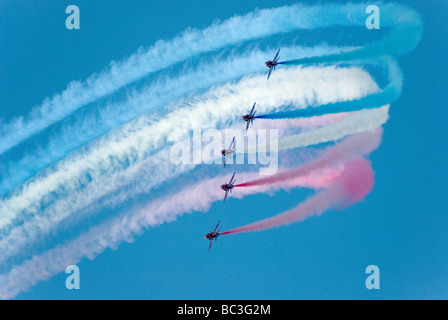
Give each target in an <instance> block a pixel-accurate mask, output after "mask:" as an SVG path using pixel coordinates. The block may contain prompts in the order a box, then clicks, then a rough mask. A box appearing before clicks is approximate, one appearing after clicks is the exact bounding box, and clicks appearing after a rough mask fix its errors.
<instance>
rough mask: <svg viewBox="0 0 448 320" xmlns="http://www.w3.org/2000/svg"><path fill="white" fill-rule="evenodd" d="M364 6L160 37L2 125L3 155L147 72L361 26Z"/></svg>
mask: <svg viewBox="0 0 448 320" xmlns="http://www.w3.org/2000/svg"><path fill="white" fill-rule="evenodd" d="M397 7H399V6H397ZM363 9H365V5H363V4H357V5H355V4H347V5H342V6H341V5H339V6H334V5H330V6H321V5H316V6H302V5H292V6H284V7H279V8H274V9H264V10H257V11H255V12H252V13H249V14H247V15H245V16H234V17H232V18H230V19H228V20H226V21H224V22H222V23H215V24H213V25H211V26H210V27H208V28H205V29H204V30H197V29H189V30H187V31H185V32H184V33H182V34H180V35H179V36H177V37H175V38H174V39H172V40H170V41H162V40H160V41H158V42H156V43H155V44H154V45H153V46H152V47H150V48H149V49H139V50H138V51H137V52H136V53H135V54H133V55H132V56H130V57H129V58H127V59H125V60H123V61H121V62H118V63H117V62H114V61H113V62H111V63H110V66H109V67H108V68H107V69H105V70H103V71H102V72H100V73H99V74H93V75H92V76H90V77H89V78H88V79H87V80H85V81H83V82H78V81H74V82H72V83H70V84H69V85H68V87H67V89H66V90H65V91H63V92H62V93H60V94H57V95H55V96H53V97H52V98H47V99H45V100H44V101H43V103H42V104H41V105H39V106H36V107H34V108H33V110H32V111H31V112H30V114H29V115H27V116H25V117H18V118H15V119H13V120H12V121H11V122H10V123H9V124H6V125H4V126H3V128H2V130H1V131H0V154H2V153H4V152H6V151H8V150H9V149H11V148H12V147H14V146H15V145H17V144H19V143H21V142H22V141H23V140H25V139H27V138H29V137H30V136H32V135H35V134H36V133H39V132H40V131H42V130H44V129H45V128H46V127H48V126H50V125H52V124H54V123H56V122H58V121H60V120H61V119H63V118H65V117H67V116H68V115H70V114H71V113H72V112H74V111H76V110H78V109H79V108H81V107H83V106H85V105H86V104H89V103H91V102H94V101H96V100H98V99H100V98H102V97H104V96H106V95H108V94H111V93H113V92H114V91H116V90H117V89H120V88H122V87H124V86H126V85H128V84H130V83H132V82H134V81H136V80H138V79H141V78H142V77H144V76H146V75H148V74H149V73H152V72H155V71H158V70H162V69H164V68H166V67H168V66H170V65H173V64H175V63H178V62H181V61H184V60H186V59H188V58H191V57H194V56H196V55H199V54H203V53H205V52H209V51H213V50H216V49H219V48H223V47H226V46H229V45H235V44H238V43H241V42H244V41H249V40H254V39H260V38H263V37H267V36H271V35H274V34H278V33H286V32H291V31H293V30H299V29H312V28H315V27H316V26H334V25H362V23H364V19H365V17H364V14H363ZM325 13H328V14H331V17H332V19H324V18H323V17H325V16H326V15H325ZM354 13H357V14H354ZM385 23H387V21H386V22H385Z"/></svg>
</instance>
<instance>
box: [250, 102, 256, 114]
mask: <svg viewBox="0 0 448 320" xmlns="http://www.w3.org/2000/svg"><path fill="white" fill-rule="evenodd" d="M256 103H257V102H254V105H253V106H252V109H250V112H249V114H252V112H254V109H255V104H256Z"/></svg>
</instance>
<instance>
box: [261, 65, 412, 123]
mask: <svg viewBox="0 0 448 320" xmlns="http://www.w3.org/2000/svg"><path fill="white" fill-rule="evenodd" d="M386 64H387V65H388V72H389V84H388V85H387V86H386V87H385V88H384V89H383V90H381V91H380V92H378V93H376V94H371V95H368V96H365V97H362V98H360V99H354V100H351V101H344V102H336V103H329V104H325V105H319V106H309V107H307V108H304V109H294V110H286V111H280V112H274V113H269V114H264V115H260V116H257V117H256V118H257V119H292V118H311V117H316V116H321V115H325V114H334V113H341V112H353V111H359V110H363V109H374V108H380V107H382V106H384V105H387V104H391V103H393V102H395V100H397V99H398V98H399V97H400V95H401V90H402V86H403V75H402V73H401V70H400V68H399V66H398V64H397V62H396V61H395V60H392V59H388V60H386Z"/></svg>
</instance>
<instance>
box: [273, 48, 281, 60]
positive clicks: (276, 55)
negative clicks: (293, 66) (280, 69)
mask: <svg viewBox="0 0 448 320" xmlns="http://www.w3.org/2000/svg"><path fill="white" fill-rule="evenodd" d="M279 53H280V49H278V51H277V53H276V54H275V57H274V60H272V61H276V60H277V59H278V54H279Z"/></svg>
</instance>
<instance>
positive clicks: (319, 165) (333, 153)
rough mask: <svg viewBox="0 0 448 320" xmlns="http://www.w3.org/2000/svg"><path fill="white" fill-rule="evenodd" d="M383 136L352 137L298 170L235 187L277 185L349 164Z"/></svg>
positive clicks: (370, 149)
mask: <svg viewBox="0 0 448 320" xmlns="http://www.w3.org/2000/svg"><path fill="white" fill-rule="evenodd" d="M381 135H382V129H377V130H375V131H374V132H364V133H360V134H357V135H353V136H350V137H348V138H346V139H345V140H343V141H342V142H340V143H339V144H337V145H336V146H332V147H328V148H327V149H326V150H325V152H324V154H323V155H322V156H320V157H319V158H317V159H315V160H313V161H311V162H309V163H306V164H304V165H301V166H299V167H297V168H293V169H288V170H284V171H281V172H278V173H276V174H275V175H272V176H268V177H265V178H260V179H256V180H252V181H248V182H245V183H240V184H237V185H235V187H254V186H263V185H271V184H276V183H279V182H282V181H287V180H290V179H293V178H296V177H300V176H306V175H309V174H311V173H313V172H315V171H316V170H318V169H323V168H325V167H328V166H332V165H334V164H336V163H341V162H347V161H350V160H353V159H355V158H359V156H364V155H366V154H368V153H370V152H372V151H373V150H375V149H376V148H377V147H378V146H379V144H380V141H381ZM329 182H331V181H329Z"/></svg>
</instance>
